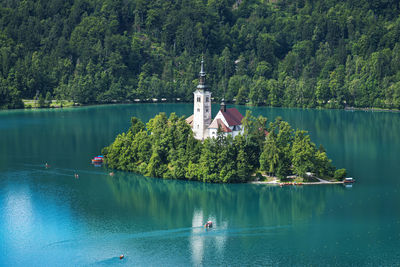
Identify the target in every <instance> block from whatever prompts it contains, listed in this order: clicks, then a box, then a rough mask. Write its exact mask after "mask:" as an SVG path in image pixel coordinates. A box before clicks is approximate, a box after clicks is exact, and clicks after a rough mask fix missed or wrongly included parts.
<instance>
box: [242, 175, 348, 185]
mask: <svg viewBox="0 0 400 267" xmlns="http://www.w3.org/2000/svg"><path fill="white" fill-rule="evenodd" d="M270 178H273V180H272V181H250V182H249V183H250V184H265V185H275V186H281V187H282V186H302V185H331V184H345V182H344V181H345V180H344V179H343V181H328V180H324V179H321V178H318V177H316V176H313V178H315V179H317V180H318V182H282V181H281V180H279V179H278V178H276V177H270Z"/></svg>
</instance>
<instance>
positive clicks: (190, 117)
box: [186, 114, 194, 126]
mask: <svg viewBox="0 0 400 267" xmlns="http://www.w3.org/2000/svg"><path fill="white" fill-rule="evenodd" d="M193 119H194V115H193V114H192V115H191V116H189V117H188V118H186V123H187V124H189V125H190V126H193Z"/></svg>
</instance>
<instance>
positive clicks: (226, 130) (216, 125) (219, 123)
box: [208, 119, 232, 133]
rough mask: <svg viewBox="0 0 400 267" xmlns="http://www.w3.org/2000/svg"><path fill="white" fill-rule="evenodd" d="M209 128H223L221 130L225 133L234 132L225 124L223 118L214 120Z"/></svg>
mask: <svg viewBox="0 0 400 267" xmlns="http://www.w3.org/2000/svg"><path fill="white" fill-rule="evenodd" d="M208 128H211V129H221V131H223V132H224V133H230V132H232V130H231V129H229V127H228V126H226V125H225V123H224V122H223V121H222V120H221V119H216V120H214V121H213V122H212V123H211V124H210V126H208Z"/></svg>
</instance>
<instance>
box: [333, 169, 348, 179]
mask: <svg viewBox="0 0 400 267" xmlns="http://www.w3.org/2000/svg"><path fill="white" fill-rule="evenodd" d="M346 175H347V172H346V169H338V170H336V171H335V175H334V178H335V179H337V180H339V181H342V180H343V179H344V178H345V177H346Z"/></svg>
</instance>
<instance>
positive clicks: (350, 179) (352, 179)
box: [343, 177, 356, 184]
mask: <svg viewBox="0 0 400 267" xmlns="http://www.w3.org/2000/svg"><path fill="white" fill-rule="evenodd" d="M355 181H356V180H354V178H353V177H347V178H344V180H343V183H345V184H351V183H354V182H355Z"/></svg>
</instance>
